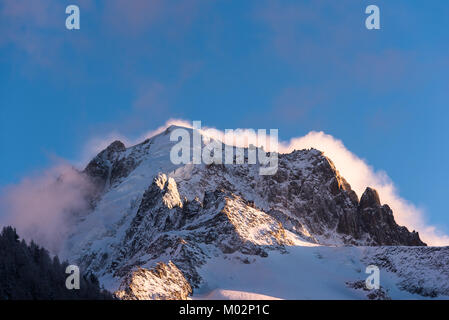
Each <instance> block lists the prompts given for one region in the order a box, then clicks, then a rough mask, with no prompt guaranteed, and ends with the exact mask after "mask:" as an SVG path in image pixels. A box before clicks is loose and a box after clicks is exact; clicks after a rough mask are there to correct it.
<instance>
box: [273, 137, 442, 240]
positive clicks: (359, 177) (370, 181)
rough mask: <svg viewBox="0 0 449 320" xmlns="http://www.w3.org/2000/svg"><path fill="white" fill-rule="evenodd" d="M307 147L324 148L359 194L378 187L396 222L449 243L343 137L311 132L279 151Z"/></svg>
mask: <svg viewBox="0 0 449 320" xmlns="http://www.w3.org/2000/svg"><path fill="white" fill-rule="evenodd" d="M304 148H315V149H318V150H321V151H323V152H324V154H325V155H326V156H327V157H329V158H330V159H331V160H332V162H333V163H334V164H335V166H336V168H337V170H338V171H339V172H340V174H341V175H342V176H343V177H344V178H345V179H346V180H347V181H348V182H349V184H350V185H351V187H352V189H353V190H354V191H355V192H356V193H357V194H358V195H359V197H360V196H361V195H362V193H363V192H364V190H365V188H366V187H368V186H369V187H373V188H375V189H377V191H378V192H379V196H380V199H381V201H382V202H383V203H387V204H388V205H389V206H390V207H391V209H392V210H393V214H394V217H395V219H396V222H397V223H398V224H399V225H404V226H406V227H407V228H408V229H410V230H416V231H418V232H419V233H420V236H421V238H422V240H423V241H424V242H426V243H427V244H429V245H435V246H442V245H449V237H448V236H447V235H445V234H444V233H442V232H441V231H439V230H438V229H437V228H436V227H435V226H431V225H428V224H427V223H426V218H425V212H424V210H423V209H420V208H418V207H416V206H415V205H413V203H411V202H410V201H408V200H406V199H403V198H402V197H401V196H400V195H399V193H398V190H397V188H396V187H395V185H394V183H393V181H391V179H390V178H389V177H388V175H387V174H386V173H385V172H384V171H376V170H375V169H374V168H373V167H371V166H370V165H368V164H367V162H366V161H365V160H362V159H361V158H359V157H357V156H356V155H355V154H354V153H352V152H351V151H349V150H348V149H347V148H346V147H345V145H344V144H343V142H342V141H341V140H338V139H336V138H334V137H333V136H331V135H328V134H325V133H324V132H310V133H308V134H307V135H305V136H304V137H299V138H293V139H291V140H290V141H289V142H287V143H283V144H282V147H281V148H280V150H281V152H284V153H285V152H291V151H293V150H294V149H304Z"/></svg>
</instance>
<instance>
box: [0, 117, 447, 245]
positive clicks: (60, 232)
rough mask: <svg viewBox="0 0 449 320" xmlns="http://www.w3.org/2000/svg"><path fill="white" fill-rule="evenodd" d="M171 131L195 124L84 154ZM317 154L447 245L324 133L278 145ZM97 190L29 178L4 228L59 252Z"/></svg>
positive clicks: (91, 148)
mask: <svg viewBox="0 0 449 320" xmlns="http://www.w3.org/2000/svg"><path fill="white" fill-rule="evenodd" d="M170 125H178V126H184V127H191V123H190V122H188V121H185V120H182V119H171V120H169V121H167V122H166V124H165V125H163V126H161V127H159V128H157V129H155V130H151V131H148V132H145V133H144V134H142V135H140V136H139V137H137V138H135V139H129V138H127V137H126V136H124V135H122V134H120V133H117V132H116V133H111V134H110V135H107V136H106V138H101V139H98V138H96V139H92V140H90V141H89V142H88V143H87V144H86V147H85V150H84V152H83V158H84V161H83V162H80V164H82V165H83V166H84V165H85V163H86V161H87V159H91V158H92V157H93V156H94V155H95V154H96V153H98V152H99V151H101V150H103V149H104V148H106V147H107V146H108V145H109V144H110V143H111V142H112V141H113V140H116V139H119V140H121V141H122V142H124V143H125V145H127V146H131V145H134V144H137V143H140V142H142V141H143V140H145V139H147V138H150V137H152V136H155V135H157V134H159V133H161V132H163V131H164V130H165V129H166V128H167V127H168V126H170ZM202 130H203V132H205V133H206V134H207V135H208V136H210V137H213V138H216V139H219V140H223V138H224V135H225V133H224V132H223V131H221V130H218V129H215V128H210V127H203V128H202ZM253 132H254V131H252V130H247V129H240V130H236V131H235V132H234V133H235V134H237V135H238V134H242V135H245V138H246V139H245V141H246V143H247V144H248V145H249V144H254V145H260V143H258V141H257V136H256V135H251V133H253ZM304 148H315V149H318V150H321V151H323V152H324V154H325V155H326V156H327V157H329V158H330V159H331V160H332V161H333V162H334V164H335V166H336V168H337V169H338V170H339V172H340V174H341V175H342V176H343V177H345V179H346V180H347V181H348V182H349V183H350V184H351V187H352V189H353V190H354V191H355V192H356V193H357V194H358V196H359V197H360V196H361V194H362V193H363V191H364V190H365V188H366V187H368V186H369V187H373V188H375V189H377V191H378V192H379V195H380V198H381V200H382V202H383V203H387V204H388V205H389V206H390V207H391V208H392V210H393V213H394V216H395V219H396V221H397V222H398V224H400V225H404V226H406V227H407V228H408V229H410V230H416V231H418V232H419V233H420V236H421V238H422V240H423V241H424V242H426V243H427V244H429V245H433V246H443V245H449V237H448V236H447V235H445V234H444V233H443V232H441V231H440V230H438V228H437V227H435V226H432V225H429V224H428V223H427V222H426V216H425V211H424V210H423V209H420V208H418V207H416V206H415V205H413V204H412V203H411V202H409V201H408V200H406V199H403V198H402V197H401V196H400V195H399V192H398V190H397V188H396V187H395V185H394V183H393V182H392V181H391V179H390V178H389V177H388V175H387V174H386V173H385V172H383V171H376V170H375V169H374V168H373V167H371V166H370V165H369V164H368V163H367V162H366V161H365V160H363V159H361V158H359V157H358V156H357V155H355V154H354V153H352V152H351V151H350V150H348V149H347V148H346V147H345V145H344V144H343V142H342V141H340V140H338V139H336V138H334V137H333V136H331V135H329V134H325V133H323V132H315V131H312V132H310V133H308V134H307V135H305V136H303V137H297V138H292V139H291V140H289V141H287V142H280V145H279V152H280V153H289V152H292V151H293V150H295V149H304ZM92 188H93V186H92V185H90V184H89V182H88V181H87V180H86V179H85V178H84V177H83V176H82V175H80V174H79V172H78V171H77V170H75V169H74V168H73V167H71V166H69V165H67V164H65V163H63V164H61V163H59V164H57V165H56V166H55V167H53V168H51V169H48V170H46V171H44V172H43V173H42V174H41V175H39V176H35V177H31V178H26V179H24V180H23V181H22V182H20V183H19V184H18V185H15V186H11V187H8V188H6V189H5V190H4V192H3V195H2V196H0V209H2V211H3V214H2V215H0V223H1V224H3V225H13V226H15V227H16V228H17V229H18V231H19V233H20V234H23V235H24V237H25V238H26V239H33V240H35V241H36V242H38V243H40V244H42V245H44V246H46V247H47V248H49V249H50V250H52V252H57V251H58V249H59V246H60V244H61V243H62V241H63V240H64V239H65V237H66V235H67V232H68V230H69V225H70V223H71V222H72V220H71V219H73V217H74V216H75V217H76V215H73V213H78V214H81V213H82V212H83V211H85V210H86V209H88V206H89V203H88V201H87V200H86V199H87V197H86V195H87V194H89V193H91V192H92V191H93V189H92Z"/></svg>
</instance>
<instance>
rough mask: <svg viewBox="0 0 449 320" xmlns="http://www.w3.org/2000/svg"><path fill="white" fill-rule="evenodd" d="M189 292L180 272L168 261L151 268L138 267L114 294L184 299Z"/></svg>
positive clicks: (122, 297)
mask: <svg viewBox="0 0 449 320" xmlns="http://www.w3.org/2000/svg"><path fill="white" fill-rule="evenodd" d="M191 293H192V288H191V287H190V284H189V283H188V282H187V280H186V279H185V278H184V275H183V274H182V272H181V271H180V270H179V269H178V268H177V267H176V266H175V265H174V264H173V262H171V261H169V262H168V264H165V263H162V262H160V263H158V264H157V265H156V267H155V268H154V269H152V270H148V269H145V268H140V267H139V268H137V270H135V271H133V272H131V273H129V274H128V276H126V277H125V279H124V281H123V283H122V285H121V286H120V289H119V290H118V291H117V292H116V293H115V295H116V296H117V297H118V298H120V299H124V300H185V299H187V297H188V296H189V294H191Z"/></svg>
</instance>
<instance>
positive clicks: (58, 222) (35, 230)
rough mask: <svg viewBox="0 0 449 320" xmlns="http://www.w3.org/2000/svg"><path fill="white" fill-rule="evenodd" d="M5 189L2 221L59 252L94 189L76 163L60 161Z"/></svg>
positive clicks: (0, 213)
mask: <svg viewBox="0 0 449 320" xmlns="http://www.w3.org/2000/svg"><path fill="white" fill-rule="evenodd" d="M2 191H3V192H2V195H1V196H0V225H2V226H6V225H12V226H14V227H15V228H16V229H17V231H18V234H19V235H20V236H21V237H23V238H24V239H27V240H34V241H35V242H37V243H38V244H40V245H42V246H44V247H45V248H46V249H48V250H50V251H51V252H52V253H57V252H58V251H59V249H60V246H61V245H62V243H63V241H64V239H65V238H66V236H67V233H68V231H69V226H70V225H71V223H73V219H74V218H76V216H77V215H79V214H82V213H83V212H85V211H86V210H87V209H88V207H89V202H88V200H87V195H89V194H90V193H92V192H93V191H94V189H93V186H92V185H91V184H90V182H88V180H87V179H86V178H85V177H84V176H82V175H81V174H80V173H79V172H78V171H76V170H75V169H74V168H73V167H71V166H69V165H67V164H64V163H59V164H57V165H55V166H54V167H53V168H50V169H48V170H46V171H44V172H43V173H41V174H39V175H35V176H33V177H29V178H25V179H23V180H22V181H21V182H20V183H19V184H17V185H13V186H10V187H7V188H5V190H2Z"/></svg>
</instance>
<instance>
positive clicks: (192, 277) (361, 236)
mask: <svg viewBox="0 0 449 320" xmlns="http://www.w3.org/2000/svg"><path fill="white" fill-rule="evenodd" d="M170 130H173V128H168V129H167V130H166V132H164V133H162V134H160V135H158V136H155V137H153V138H151V139H149V140H147V141H145V142H143V143H142V144H139V145H137V146H134V147H131V148H128V149H127V148H125V146H124V145H123V143H121V142H119V141H116V142H114V143H112V144H111V145H110V146H109V147H108V148H107V149H105V150H104V151H102V152H101V153H99V154H98V156H97V157H95V158H94V159H93V160H92V161H91V162H90V163H89V164H88V166H87V167H86V169H85V170H84V173H85V174H86V175H88V176H89V177H90V178H91V179H92V180H93V181H94V182H95V183H96V185H97V186H98V188H99V193H98V194H97V195H95V197H94V199H93V202H94V206H95V208H94V209H93V211H92V212H91V213H90V214H89V215H88V216H86V217H83V218H82V219H81V220H80V221H79V222H78V224H77V225H76V227H74V229H73V233H72V235H71V237H70V239H69V241H68V243H67V245H66V254H67V257H69V258H70V259H72V260H73V259H75V260H76V261H78V262H79V263H80V264H82V265H83V267H84V268H87V269H88V270H90V271H92V272H93V273H95V274H97V275H98V276H99V277H100V278H108V279H113V281H112V282H113V283H116V284H120V288H119V289H118V295H119V296H120V297H122V298H127V299H128V298H129V299H134V298H138V299H139V298H142V299H150V298H151V299H159V298H170V297H172V298H185V297H186V296H187V295H188V294H189V293H190V289H189V286H191V287H192V288H195V287H198V286H199V285H200V284H201V283H202V278H201V276H200V275H199V273H198V268H200V267H201V266H202V265H203V264H204V263H206V261H208V260H209V259H211V258H212V257H216V256H223V255H231V254H233V253H236V252H237V253H239V257H240V259H241V262H242V263H251V259H252V258H251V257H254V256H259V257H266V256H268V255H269V253H270V251H273V250H275V251H281V252H283V251H286V248H287V247H288V246H292V245H301V243H304V242H307V243H309V244H322V245H364V246H380V245H403V246H425V244H424V243H423V242H422V241H421V240H420V238H419V235H418V233H416V232H414V231H413V232H409V231H408V230H407V228H405V227H401V226H398V225H397V224H396V222H395V220H394V216H393V212H392V211H391V209H390V208H389V207H388V205H382V204H381V201H380V199H379V196H378V194H377V192H376V191H375V190H374V189H371V188H369V187H368V188H367V189H366V191H365V193H364V194H363V195H362V197H361V199H360V201H359V199H358V197H357V195H356V194H355V192H354V191H352V190H351V187H350V185H349V184H348V183H347V182H346V180H345V179H344V178H343V177H341V176H340V174H339V173H338V171H337V169H336V168H335V167H334V165H333V163H332V161H331V160H330V159H328V158H327V157H326V156H324V154H323V153H322V152H320V151H318V150H314V149H311V150H298V151H294V152H292V153H290V154H281V155H279V168H278V171H277V173H276V174H275V175H273V176H261V175H259V171H258V164H257V165H248V164H242V165H207V166H206V165H173V164H171V163H170V160H169V158H168V156H169V151H170V148H171V146H172V145H173V142H170V141H169V138H168V133H169V132H170ZM161 263H162V264H161ZM154 268H156V269H154ZM151 270H153V271H151ZM154 270H159V271H154ZM180 274H182V275H183V276H182V277H181V276H180ZM167 279H168V280H167ZM174 279H178V280H174ZM165 281H170V282H173V283H176V284H175V286H176V287H177V288H181V289H179V290H175V291H177V293H176V294H175V293H173V292H172V291H170V290H171V289H169V288H172V287H173V286H167V289H166V290H164V289H163V288H164V285H157V283H165ZM186 283H187V284H188V285H186ZM115 286H116V288H117V285H115ZM154 286H157V287H158V288H162V289H160V290H159V289H158V290H159V291H157V290H155V289H154ZM144 288H147V289H144ZM156 292H157V293H156ZM164 292H165V293H164Z"/></svg>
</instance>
